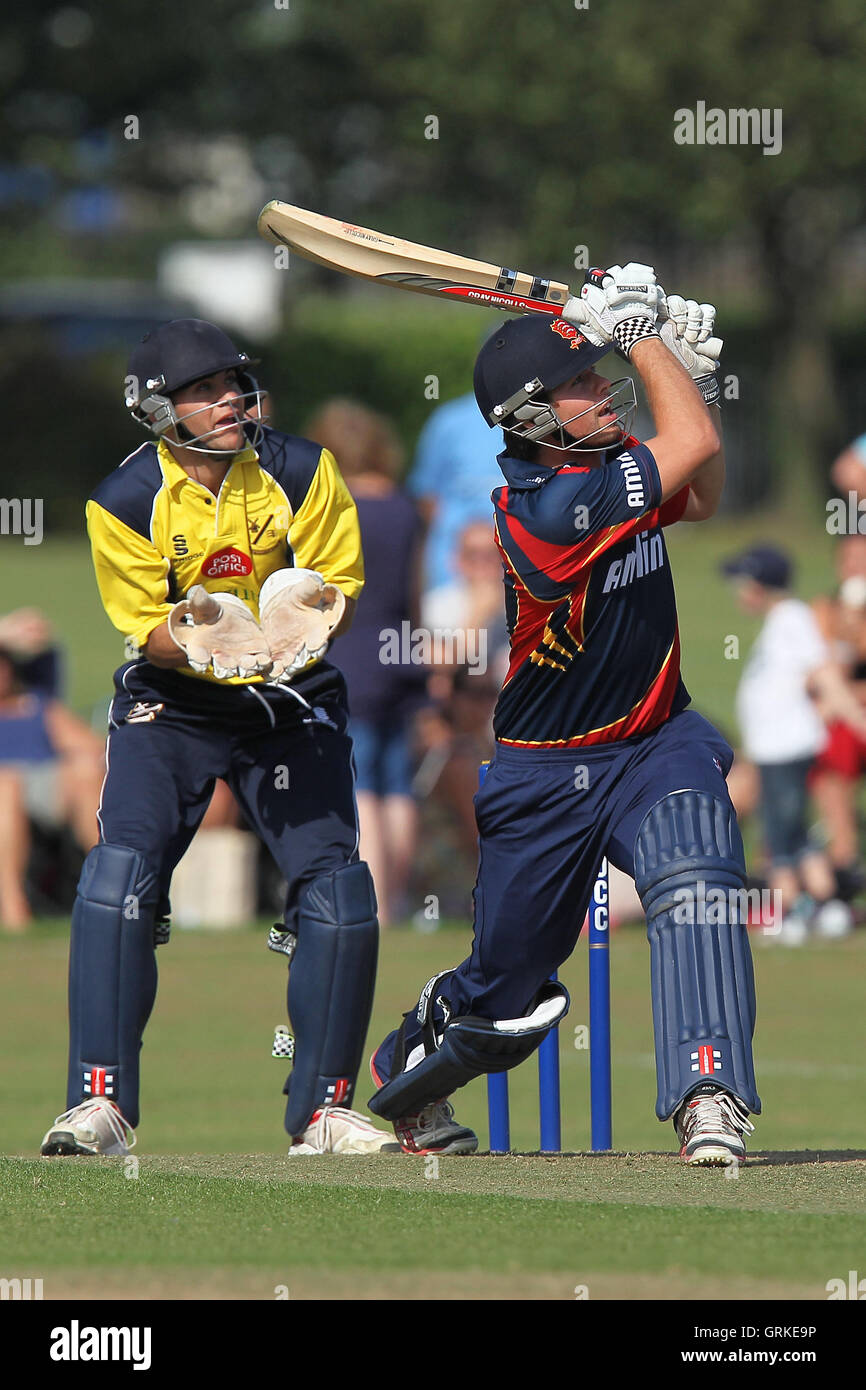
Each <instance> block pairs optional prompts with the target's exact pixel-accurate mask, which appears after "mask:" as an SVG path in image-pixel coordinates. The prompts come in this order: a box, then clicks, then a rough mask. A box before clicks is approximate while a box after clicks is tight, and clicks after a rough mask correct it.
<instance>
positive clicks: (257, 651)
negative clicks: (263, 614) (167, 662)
mask: <svg viewBox="0 0 866 1390" xmlns="http://www.w3.org/2000/svg"><path fill="white" fill-rule="evenodd" d="M168 630H169V633H170V634H171V637H172V638H173V640H174V641H175V642H176V644H177V645H178V646H179V647H180V649H181V651H184V652H186V658H187V661H188V662H189V664H190V666H191V667H192V669H193V670H194V671H206V670H207V668H208V666H210V665H212V666H213V673H214V675H215V676H217V677H218V678H219V679H220V680H225V679H226V677H227V676H245V677H246V676H255V675H258V674H259V672H262V671H268V670H270V666H271V658H270V654H269V652H268V644H267V641H266V640H265V635H264V633H263V632H262V630H261V628H260V627H259V625H258V623H257V622H256V620H255V618H254V617H253V615H252V613H251V612H250V610H249V609H248V608H247V606H246V604H245V603H244V601H243V599H239V598H238V597H237V595H236V594H219V595H215V594H209V593H208V591H207V589H205V587H204V585H202V584H194V585H193V587H192V588H191V589H190V591H189V593H188V594H187V596H186V598H185V599H182V600H181V602H180V603H176V604H175V605H174V607H173V608H172V610H171V612H170V613H169V615H168Z"/></svg>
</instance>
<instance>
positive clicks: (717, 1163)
mask: <svg viewBox="0 0 866 1390" xmlns="http://www.w3.org/2000/svg"><path fill="white" fill-rule="evenodd" d="M674 1128H675V1129H676V1132H677V1138H678V1139H679V1141H680V1144H681V1145H682V1147H681V1149H680V1158H684V1159H685V1161H686V1163H693V1164H706V1165H707V1166H708V1167H719V1168H721V1167H727V1165H728V1164H729V1163H732V1162H733V1163H744V1162H745V1159H746V1145H745V1143H744V1135H746V1134H751V1133H752V1132H753V1130H754V1128H755V1126H754V1125H753V1124H752V1123H751V1122H750V1120H749V1112H748V1110H747V1109H746V1107H745V1105H744V1104H743V1102H742V1101H741V1100H739V1099H738V1097H737V1096H734V1095H732V1094H731V1092H730V1091H721V1090H719V1089H718V1088H717V1087H716V1086H713V1085H705V1086H701V1087H699V1089H698V1090H696V1091H692V1093H691V1095H690V1096H689V1097H688V1099H687V1100H685V1101H684V1102H683V1104H682V1105H681V1106H680V1108H679V1111H678V1112H677V1115H676V1117H675V1119H674Z"/></svg>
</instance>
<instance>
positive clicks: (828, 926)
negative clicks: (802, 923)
mask: <svg viewBox="0 0 866 1390" xmlns="http://www.w3.org/2000/svg"><path fill="white" fill-rule="evenodd" d="M812 929H813V931H814V933H815V935H816V936H818V937H821V938H823V940H825V941H838V940H839V938H840V937H843V936H850V934H851V932H852V931H853V930H854V914H853V912H852V911H851V909H850V907H849V906H848V904H847V903H843V902H842V901H841V899H839V898H831V899H830V901H829V902H826V903H822V904H821V906H820V907H819V908H818V911H817V912H816V913H815V919H814V922H813V923H812Z"/></svg>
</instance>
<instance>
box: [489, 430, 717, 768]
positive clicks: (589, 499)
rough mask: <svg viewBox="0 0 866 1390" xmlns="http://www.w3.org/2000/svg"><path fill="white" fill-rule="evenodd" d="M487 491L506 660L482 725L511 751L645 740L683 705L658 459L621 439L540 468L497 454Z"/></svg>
mask: <svg viewBox="0 0 866 1390" xmlns="http://www.w3.org/2000/svg"><path fill="white" fill-rule="evenodd" d="M499 464H500V467H501V469H502V471H503V473H504V475H505V478H506V486H505V487H500V488H496V489H495V490H494V492H493V493H492V500H493V503H494V506H495V509H496V511H495V516H496V542H497V545H498V546H499V549H500V552H501V554H502V559H503V562H504V566H505V606H506V616H507V619H508V630H509V633H510V634H511V661H510V664H509V668H508V674H507V676H506V678H505V682H504V684H503V687H502V691H501V693H500V696H499V700H498V701H497V705H496V712H495V714H494V718H493V730H494V733H495V735H496V738H497V740H498V742H500V743H503V744H508V745H511V746H515V747H518V748H561V747H580V746H581V745H584V744H597V743H613V742H617V741H619V740H621V739H626V738H633V737H634V736H635V735H640V734H645V733H649V732H650V730H652V729H654V728H656V727H657V726H658V725H659V724H662V723H663V722H664V721H665V720H666V719H668V718H669V717H670V716H671V715H673V714H677V713H678V712H679V711H680V710H682V709H685V707H686V706H687V705H688V704H689V699H690V697H689V694H688V691H687V690H686V688H685V686H684V685H683V682H682V679H681V677H680V642H679V631H678V627H677V610H676V599H675V597H674V586H673V579H672V577H671V571H670V565H669V563H668V556H667V550H666V547H665V543H664V537H663V535H662V528H663V527H664V526H670V525H672V524H673V523H674V522H676V521H679V520H680V518H681V517H682V515H683V512H684V511H685V507H686V502H687V501H688V495H689V489H688V485H686V486H685V487H683V488H681V489H680V491H679V492H678V493H676V495H675V496H674V497H671V498H669V499H668V501H667V502H665V503H662V500H661V498H662V484H661V479H660V477H659V471H658V468H657V466H656V461H655V459H654V458H653V456H652V453H651V452H650V450H649V449H648V448H647V447H646V445H644V444H641V443H639V441H638V440H636V439H633V438H629V439H628V440H627V441H626V442H625V445H624V446H617V449H616V450H609V451H608V453H607V455H606V457H605V461H604V463H602V464H601V465H599V466H597V467H594V468H588V467H585V466H584V467H581V466H575V465H572V464H568V465H566V466H565V467H563V468H546V467H544V466H543V465H539V464H537V463H523V462H519V461H518V460H516V459H512V458H509V457H508V455H507V454H500V456H499Z"/></svg>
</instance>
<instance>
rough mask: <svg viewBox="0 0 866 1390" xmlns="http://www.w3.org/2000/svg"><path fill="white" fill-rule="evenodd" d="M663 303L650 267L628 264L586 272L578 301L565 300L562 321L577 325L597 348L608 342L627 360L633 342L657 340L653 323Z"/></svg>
mask: <svg viewBox="0 0 866 1390" xmlns="http://www.w3.org/2000/svg"><path fill="white" fill-rule="evenodd" d="M663 301H664V291H663V290H662V288H661V286H660V285H658V284H657V283H656V275H655V271H654V270H653V268H652V266H649V265H641V264H640V263H639V262H636V261H629V263H628V264H627V265H624V266H622V265H613V266H611V267H610V268H609V269H608V270H600V269H597V268H596V269H592V270H588V271H587V272H586V284H585V285H584V286H583V288H582V290H581V292H580V298H579V299H575V298H572V299H569V301H568V303H567V304H566V305H565V308H564V309H563V318H567V319H569V320H570V322H572V323H574V324H577V325H578V326H579V327H580V329H581V331H582V333H583V335H584V337H586V338H588V339H589V341H590V342H591V343H595V344H596V346H597V347H602V346H603V345H604V344H606V343H610V344H612V345H613V346H614V347H616V349H617V351H618V352H619V353H620V355H621V356H622V357H626V358H627V357H629V356H630V354H631V350H632V348H633V347H634V345H635V343H637V342H640V341H641V339H643V338H657V337H658V331H657V329H656V326H655V324H656V318H657V316H658V311H659V306H660V304H661V303H663ZM578 306H579V307H578Z"/></svg>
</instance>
